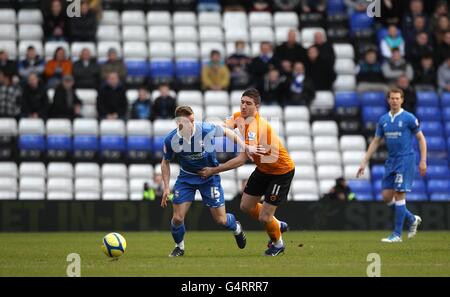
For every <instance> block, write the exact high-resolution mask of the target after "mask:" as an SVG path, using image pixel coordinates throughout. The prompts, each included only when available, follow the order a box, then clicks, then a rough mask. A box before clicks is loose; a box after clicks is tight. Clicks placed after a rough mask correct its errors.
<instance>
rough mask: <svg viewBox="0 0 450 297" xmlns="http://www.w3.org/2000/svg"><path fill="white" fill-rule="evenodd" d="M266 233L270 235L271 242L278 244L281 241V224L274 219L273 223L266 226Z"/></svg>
mask: <svg viewBox="0 0 450 297" xmlns="http://www.w3.org/2000/svg"><path fill="white" fill-rule="evenodd" d="M266 232H267V235H269V237H270V240H272V241H273V242H277V241H278V240H280V237H281V230H280V222H279V221H278V220H277V219H276V218H275V217H272V221H270V222H269V223H267V224H266Z"/></svg>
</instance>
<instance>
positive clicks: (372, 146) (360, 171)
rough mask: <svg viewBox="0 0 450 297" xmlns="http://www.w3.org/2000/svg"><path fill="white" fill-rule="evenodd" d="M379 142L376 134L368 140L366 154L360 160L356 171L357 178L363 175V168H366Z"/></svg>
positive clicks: (379, 139)
mask: <svg viewBox="0 0 450 297" xmlns="http://www.w3.org/2000/svg"><path fill="white" fill-rule="evenodd" d="M380 142H381V138H380V137H378V136H375V137H374V138H373V139H372V141H371V142H370V145H369V148H368V149H367V152H366V155H365V156H364V159H363V160H362V161H361V164H360V165H359V169H358V172H357V173H356V177H357V178H359V177H361V176H363V175H364V170H365V169H366V166H367V163H369V160H370V158H372V155H373V154H374V153H375V152H376V151H377V149H378V146H379V145H380Z"/></svg>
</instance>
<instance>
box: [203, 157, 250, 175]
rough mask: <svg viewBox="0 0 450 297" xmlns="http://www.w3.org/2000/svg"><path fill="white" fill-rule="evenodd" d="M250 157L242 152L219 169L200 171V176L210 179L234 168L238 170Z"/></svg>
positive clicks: (218, 167) (211, 168)
mask: <svg viewBox="0 0 450 297" xmlns="http://www.w3.org/2000/svg"><path fill="white" fill-rule="evenodd" d="M247 159H248V157H247V153H246V152H241V153H239V155H237V156H236V157H234V158H233V159H231V160H228V161H227V162H225V163H223V164H220V165H219V166H217V167H205V168H203V169H202V170H200V171H199V173H198V174H199V175H200V176H201V177H203V178H208V177H210V176H211V175H215V174H219V173H220V172H223V171H228V170H231V169H234V168H238V167H239V166H242V165H244V164H245V162H246V161H247Z"/></svg>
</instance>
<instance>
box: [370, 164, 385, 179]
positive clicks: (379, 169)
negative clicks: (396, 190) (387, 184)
mask: <svg viewBox="0 0 450 297" xmlns="http://www.w3.org/2000/svg"><path fill="white" fill-rule="evenodd" d="M384 171H385V168H384V165H373V166H372V172H371V175H370V176H371V177H372V179H373V180H378V179H382V178H383V175H384Z"/></svg>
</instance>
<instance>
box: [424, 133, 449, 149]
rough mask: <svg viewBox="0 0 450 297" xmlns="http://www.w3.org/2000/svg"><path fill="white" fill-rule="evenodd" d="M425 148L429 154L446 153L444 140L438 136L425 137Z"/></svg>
mask: <svg viewBox="0 0 450 297" xmlns="http://www.w3.org/2000/svg"><path fill="white" fill-rule="evenodd" d="M427 148H428V151H430V152H433V151H434V152H442V151H446V150H447V149H446V145H445V139H444V137H439V136H430V137H427Z"/></svg>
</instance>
